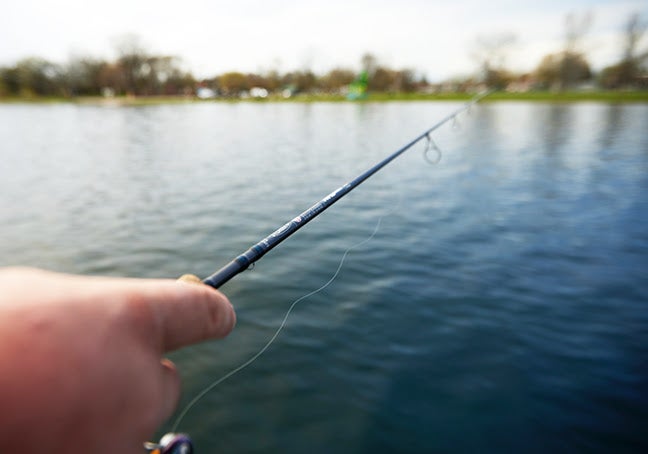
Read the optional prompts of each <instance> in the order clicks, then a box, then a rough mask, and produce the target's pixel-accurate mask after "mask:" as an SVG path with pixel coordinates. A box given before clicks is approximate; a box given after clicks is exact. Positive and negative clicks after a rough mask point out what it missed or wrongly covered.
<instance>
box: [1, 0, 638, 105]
mask: <svg viewBox="0 0 648 454" xmlns="http://www.w3.org/2000/svg"><path fill="white" fill-rule="evenodd" d="M647 17H648V8H647V7H646V5H645V2H643V1H631V0H630V1H617V0H572V1H567V2H565V1H556V0H552V1H546V2H542V3H541V4H538V3H537V2H530V1H518V2H513V1H507V0H497V1H494V2H490V3H489V4H488V5H484V4H483V3H482V2H478V1H471V0H463V1H458V2H453V3H452V4H448V3H447V2H439V1H420V0H419V1H415V0H409V1H404V2H400V3H399V4H398V5H395V4H394V3H393V2H388V1H379V2H369V1H354V2H343V1H337V0H334V1H330V2H327V3H326V4H322V3H321V2H315V1H300V2H297V1H287V0H284V1H266V2H262V1H251V0H246V1H241V2H221V1H213V2H205V1H202V0H190V1H187V2H184V3H183V4H182V5H181V6H179V5H176V4H173V3H164V2H154V1H149V0H145V1H139V2H136V3H135V4H133V3H132V2H127V1H125V0H117V1H115V2H112V3H110V4H109V5H103V4H97V3H93V2H83V1H81V0H65V1H63V2H59V3H57V4H56V5H54V4H51V3H50V2H44V1H41V0H28V1H25V2H11V3H9V4H7V5H6V6H5V8H4V11H3V14H2V17H0V42H2V43H3V46H2V47H1V48H0V96H2V97H34V96H50V97H77V96H99V95H103V96H107V97H110V96H120V95H138V96H141V95H146V96H151V95H158V96H160V95H167V96H169V95H174V96H196V95H197V96H198V97H200V98H211V97H217V96H224V97H235V98H236V97H248V96H251V97H256V98H263V97H267V96H273V95H274V96H285V97H288V96H292V95H295V94H302V95H304V94H311V95H338V96H339V95H342V96H347V95H349V94H350V91H351V95H353V94H354V90H357V89H358V87H357V84H356V87H353V86H352V83H353V82H354V81H356V82H357V83H359V84H360V85H361V86H362V85H364V86H366V89H368V90H369V91H370V92H375V93H391V94H395V93H419V94H428V95H430V94H435V93H441V92H465V91H474V90H475V89H477V88H479V87H480V86H483V85H487V86H489V87H494V88H498V89H505V90H507V91H510V92H529V91H534V90H551V91H559V90H577V91H593V90H598V89H620V88H623V89H626V90H627V89H636V88H646V87H647V86H648V81H647V79H646V59H647V57H648V54H647V52H648V50H647V47H646V46H647V45H646V41H645V36H644V35H645V31H646V21H647V20H648V19H647ZM362 72H364V73H365V74H366V75H365V76H364V77H360V76H361V73H362ZM360 90H361V93H364V91H362V89H360ZM356 94H358V93H356Z"/></svg>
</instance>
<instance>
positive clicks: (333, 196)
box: [144, 90, 493, 454]
mask: <svg viewBox="0 0 648 454" xmlns="http://www.w3.org/2000/svg"><path fill="white" fill-rule="evenodd" d="M492 92H493V90H491V91H487V92H484V93H481V94H478V95H476V96H474V97H473V98H472V99H471V100H470V101H469V102H467V103H466V104H464V105H463V106H462V107H460V108H458V109H457V110H455V111H454V112H452V113H450V114H449V115H447V116H446V117H445V118H443V119H442V120H440V121H438V122H437V123H436V124H434V125H433V126H432V127H430V128H428V129H427V130H425V131H423V133H422V134H420V135H419V136H417V137H415V138H414V139H413V140H411V141H410V142H409V143H407V144H406V145H404V146H403V147H401V148H400V149H398V150H396V151H395V152H393V153H392V154H390V155H389V156H387V157H386V158H384V159H383V160H382V161H380V162H378V163H377V164H375V165H374V166H373V167H370V168H369V169H367V170H366V171H365V172H363V173H361V174H360V175H358V176H357V177H356V178H354V179H353V180H351V181H350V182H348V183H346V184H345V185H343V186H340V187H339V188H338V189H336V190H335V191H333V192H331V193H330V194H329V195H327V196H326V197H324V198H323V199H322V200H320V201H319V202H317V203H316V204H315V205H313V206H312V207H310V208H308V209H307V210H306V211H304V212H303V213H301V214H300V215H298V216H297V217H295V218H293V219H292V220H290V221H288V222H287V223H285V224H284V225H283V226H281V227H279V228H278V229H277V230H275V231H274V232H272V233H271V234H270V235H268V236H267V237H265V238H263V239H262V240H261V241H259V242H258V243H256V244H254V245H253V246H252V247H250V248H249V249H248V250H247V251H245V252H243V253H242V254H241V255H239V256H238V257H236V258H234V259H233V260H231V261H230V262H229V263H227V264H226V265H225V266H223V267H222V268H220V269H219V270H218V271H216V272H215V273H213V274H212V275H211V276H209V277H207V278H205V279H203V281H202V282H203V283H204V284H206V285H209V286H211V287H214V288H219V287H220V286H221V285H223V284H225V283H226V282H228V281H229V280H230V279H232V278H233V277H234V276H236V275H237V274H239V273H241V272H243V271H245V270H248V269H251V268H252V267H253V265H254V263H255V262H257V261H258V260H259V259H261V258H262V257H263V256H264V255H265V254H266V253H268V252H269V251H270V250H272V249H273V248H274V247H276V246H277V245H279V244H280V243H281V242H282V241H284V240H285V239H287V238H288V237H289V236H291V235H292V234H293V233H295V232H296V231H297V230H299V229H300V228H302V227H303V226H305V225H306V224H307V223H309V222H310V221H312V220H313V219H315V218H316V217H317V216H319V215H320V214H321V213H322V212H324V211H325V210H326V209H327V208H329V207H330V206H331V205H333V204H334V203H336V202H337V201H338V200H340V199H341V198H342V197H344V196H346V195H347V194H348V193H349V192H351V191H352V190H353V189H355V188H356V187H358V186H359V185H360V184H362V183H363V182H364V181H365V180H367V179H368V178H370V177H371V176H372V175H374V174H375V173H376V172H378V171H379V170H380V169H382V168H383V167H385V166H386V165H387V164H389V163H390V162H392V161H393V160H394V159H396V158H397V157H399V156H400V155H401V154H403V153H405V152H406V151H407V150H409V149H410V148H411V147H413V146H414V145H415V144H417V143H418V142H419V141H421V140H423V139H427V143H426V147H425V150H424V157H425V159H426V160H427V161H428V162H429V163H430V164H436V163H438V161H439V160H440V159H441V150H440V149H439V147H438V146H437V145H436V143H434V141H433V140H432V138H431V137H430V134H431V133H432V131H435V130H436V129H438V128H440V127H441V126H443V125H444V124H445V123H447V122H449V121H452V126H453V129H458V128H459V124H458V122H457V115H459V114H460V113H462V112H464V111H466V110H468V109H470V107H471V106H472V105H474V104H476V103H477V102H479V101H480V100H481V99H482V98H484V97H486V96H488V95H489V94H491V93H492ZM432 150H435V151H436V152H437V160H436V162H435V161H432V160H430V159H429V157H428V153H429V152H430V151H432ZM384 216H385V215H383V216H381V217H380V219H379V220H378V222H377V224H376V227H375V229H374V231H373V233H372V234H371V235H370V236H369V237H368V238H365V239H364V240H362V241H360V242H359V243H356V244H354V245H353V246H351V247H350V248H348V249H347V250H346V251H345V252H344V254H343V255H342V259H341V260H340V263H339V265H338V268H337V270H336V271H335V273H334V274H333V276H332V277H331V278H330V279H329V280H328V281H327V282H326V283H325V284H324V285H322V286H321V287H320V288H318V289H316V290H313V291H312V292H310V293H307V294H306V295H304V296H301V297H300V298H298V299H296V300H295V301H293V302H292V304H291V305H290V307H289V308H288V311H287V312H286V314H285V315H284V318H283V320H282V322H281V324H280V325H279V328H278V329H277V330H276V331H275V333H274V335H273V336H272V337H271V338H270V340H269V341H268V342H267V343H266V344H265V345H264V346H263V348H261V350H259V351H258V352H257V353H256V354H255V355H254V356H252V357H251V358H250V359H249V360H247V361H246V362H244V363H243V364H241V365H240V366H238V367H237V368H235V369H233V370H232V371H230V372H228V373H227V374H225V375H224V376H222V377H221V378H219V379H217V380H215V381H214V382H213V383H211V384H210V385H209V386H207V387H206V388H205V389H203V391H201V392H200V394H198V395H197V396H196V397H195V398H194V399H193V400H192V401H191V402H189V404H187V406H186V407H185V408H184V410H183V411H182V413H181V414H180V415H179V416H178V418H177V419H176V421H175V423H174V425H173V430H172V432H170V433H167V434H166V435H164V436H163V437H162V438H161V439H160V441H159V442H158V443H152V442H146V443H144V447H145V448H146V449H147V450H148V451H149V452H152V453H159V454H176V453H181V454H189V453H191V452H193V445H192V443H191V439H190V438H189V437H188V436H187V435H186V434H178V433H175V430H176V429H177V427H178V425H179V424H180V422H181V421H182V419H183V418H184V416H185V415H186V414H187V412H188V411H189V410H190V409H191V408H192V407H193V406H194V405H195V404H196V403H198V402H199V401H200V400H201V399H202V398H203V397H204V396H205V395H206V394H207V393H209V391H211V390H212V389H214V388H215V387H216V386H218V385H219V384H220V383H222V382H223V381H225V380H227V379H228V378H230V377H231V376H232V375H234V374H236V373H238V372H240V371H241V370H243V369H245V368H246V367H248V366H249V365H250V364H252V363H253V362H254V361H255V360H256V359H257V358H258V357H259V356H261V355H262V354H263V353H264V352H265V351H266V350H267V349H268V348H269V347H270V345H272V343H273V342H274V341H275V339H276V338H277V336H279V333H281V331H282V330H283V328H284V326H285V325H286V322H287V320H288V317H289V316H290V314H291V312H292V311H293V309H294V308H295V306H296V305H297V304H299V302H301V301H303V300H305V299H306V298H309V297H311V296H313V295H315V294H317V293H319V292H321V291H322V290H324V289H325V288H326V287H328V286H329V285H331V283H333V281H334V280H335V279H336V278H337V276H338V275H339V273H340V270H341V269H342V265H343V264H344V262H345V260H346V258H347V256H348V255H349V253H350V252H351V251H352V250H353V249H355V248H357V247H359V246H361V245H363V244H365V243H366V242H368V241H370V240H371V239H372V238H373V237H374V236H375V235H376V233H377V232H378V229H379V227H380V223H381V221H382V219H383V217H384ZM190 278H191V280H194V278H195V280H197V281H200V279H199V278H196V277H195V276H191V277H190Z"/></svg>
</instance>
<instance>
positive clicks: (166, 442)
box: [144, 433, 193, 454]
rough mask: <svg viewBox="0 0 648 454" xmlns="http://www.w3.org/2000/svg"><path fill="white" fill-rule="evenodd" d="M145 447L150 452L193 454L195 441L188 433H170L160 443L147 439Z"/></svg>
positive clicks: (155, 453)
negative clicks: (192, 440)
mask: <svg viewBox="0 0 648 454" xmlns="http://www.w3.org/2000/svg"><path fill="white" fill-rule="evenodd" d="M144 449H146V451H147V452H149V453H150V454H193V443H192V442H191V438H189V436H188V435H187V434H175V433H168V434H166V435H164V436H163V437H162V438H160V441H159V442H158V443H153V442H150V441H147V442H146V443H144Z"/></svg>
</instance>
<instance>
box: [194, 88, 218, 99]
mask: <svg viewBox="0 0 648 454" xmlns="http://www.w3.org/2000/svg"><path fill="white" fill-rule="evenodd" d="M196 96H197V97H198V99H213V98H215V97H216V92H215V91H214V90H212V89H211V88H207V87H198V88H197V89H196Z"/></svg>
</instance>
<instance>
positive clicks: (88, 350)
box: [0, 268, 236, 454]
mask: <svg viewBox="0 0 648 454" xmlns="http://www.w3.org/2000/svg"><path fill="white" fill-rule="evenodd" d="M235 322H236V316H235V314H234V310H233V308H232V306H231V304H230V303H229V301H228V300H227V298H226V297H225V296H224V295H223V294H222V293H220V292H218V291H217V290H214V289H213V288H211V287H208V286H206V285H197V284H192V283H186V282H177V281H172V280H144V279H118V278H99V277H81V276H72V275H64V274H57V273H51V272H46V271H41V270H35V269H23V268H11V269H5V270H0V453H10V452H16V453H18V452H20V453H26V454H27V453H37V452H38V453H40V452H53V453H71V454H73V453H84V454H85V453H93V454H97V453H110V454H115V453H120V454H128V453H142V451H143V448H142V442H143V441H145V440H148V439H150V437H151V436H152V435H153V433H154V431H155V430H156V429H157V428H158V427H159V426H160V425H161V424H162V422H163V421H164V420H166V419H167V418H168V417H169V416H171V414H172V413H173V411H174V409H175V407H176V405H177V403H178V399H179V395H180V380H179V377H178V373H177V371H176V369H175V366H174V365H173V363H171V361H169V360H167V359H163V357H162V355H163V354H164V353H165V352H169V351H171V350H175V349H177V348H180V347H183V346H186V345H190V344H194V343H197V342H201V341H204V340H207V339H212V338H221V337H224V336H226V335H227V334H228V333H229V332H230V331H231V330H232V328H233V327H234V324H235Z"/></svg>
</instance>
